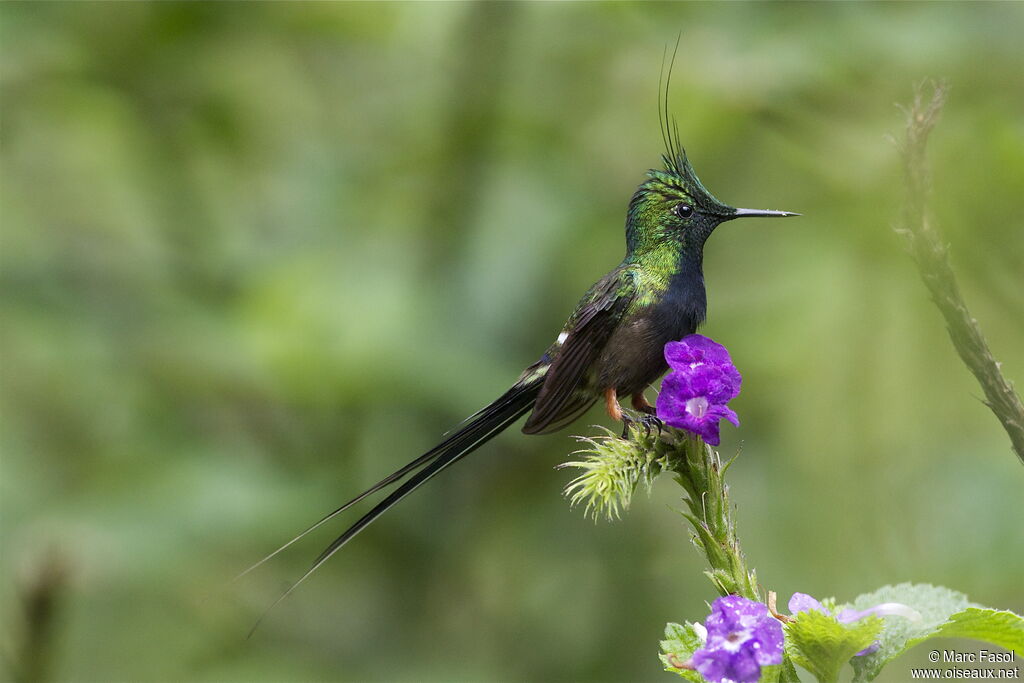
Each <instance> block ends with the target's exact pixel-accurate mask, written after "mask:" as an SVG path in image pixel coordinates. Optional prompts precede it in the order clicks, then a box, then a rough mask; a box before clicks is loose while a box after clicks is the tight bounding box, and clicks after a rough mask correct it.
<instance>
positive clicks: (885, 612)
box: [789, 593, 921, 657]
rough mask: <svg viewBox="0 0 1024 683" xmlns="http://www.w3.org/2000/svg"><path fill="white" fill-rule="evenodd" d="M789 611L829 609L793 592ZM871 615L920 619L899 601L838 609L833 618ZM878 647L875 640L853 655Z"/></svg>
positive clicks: (848, 620)
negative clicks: (863, 608) (861, 608)
mask: <svg viewBox="0 0 1024 683" xmlns="http://www.w3.org/2000/svg"><path fill="white" fill-rule="evenodd" d="M789 611H790V613H791V614H793V615H797V614H799V613H800V612H811V611H815V612H821V613H822V614H829V611H828V610H827V609H825V606H824V605H822V604H821V603H820V602H818V601H817V600H815V599H814V598H812V597H811V596H810V595H807V594H806V593H793V596H792V597H791V598H790V599H789ZM871 615H874V616H878V617H888V616H899V617H904V618H906V619H909V620H911V621H920V620H921V614H920V613H919V612H918V611H917V610H915V609H914V608H913V607H909V606H908V605H904V604H903V603H899V602H884V603H882V604H881V605H875V606H874V607H869V608H868V609H865V610H860V611H858V610H855V609H851V608H849V607H847V608H845V609H843V610H840V611H839V613H838V614H836V615H835V618H836V621H838V622H839V623H840V624H852V623H853V622H855V621H857V620H858V619H863V618H864V617H867V616H871ZM878 648H879V643H878V641H877V640H876V641H875V642H874V643H872V644H871V645H869V646H868V647H866V648H864V649H863V650H861V651H860V652H858V653H857V654H855V655H854V657H863V656H864V655H869V654H871V653H872V652H875V651H876V650H877V649H878Z"/></svg>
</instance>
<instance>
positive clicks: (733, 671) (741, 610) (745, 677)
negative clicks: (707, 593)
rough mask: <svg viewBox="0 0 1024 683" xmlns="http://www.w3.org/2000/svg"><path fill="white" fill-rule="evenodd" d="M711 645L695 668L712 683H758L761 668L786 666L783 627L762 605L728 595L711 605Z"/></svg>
mask: <svg viewBox="0 0 1024 683" xmlns="http://www.w3.org/2000/svg"><path fill="white" fill-rule="evenodd" d="M704 626H705V628H706V629H707V632H708V635H707V642H706V643H705V644H704V647H702V648H701V649H699V650H697V651H696V652H694V653H693V666H694V668H695V669H696V670H697V671H698V672H700V675H701V676H703V677H704V678H706V679H707V680H709V681H711V682H712V683H723V682H727V681H732V682H734V683H754V681H757V680H758V679H760V678H761V667H762V666H768V665H771V664H781V663H782V624H780V623H779V622H778V621H777V620H776V619H775V618H774V617H772V615H771V614H769V613H768V608H767V607H765V606H764V605H762V604H761V603H759V602H754V601H753V600H747V599H746V598H741V597H740V596H738V595H727V596H726V597H724V598H718V599H717V600H715V602H714V603H713V604H712V605H711V614H710V615H708V618H707V620H705V622H704Z"/></svg>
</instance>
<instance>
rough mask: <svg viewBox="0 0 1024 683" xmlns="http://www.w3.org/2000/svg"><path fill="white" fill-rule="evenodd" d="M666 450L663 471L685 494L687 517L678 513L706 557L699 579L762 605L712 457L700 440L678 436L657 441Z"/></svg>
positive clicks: (719, 466)
mask: <svg viewBox="0 0 1024 683" xmlns="http://www.w3.org/2000/svg"><path fill="white" fill-rule="evenodd" d="M660 443H661V444H663V446H662V447H663V448H665V449H666V456H667V457H666V460H667V467H666V469H669V470H671V471H672V472H673V473H674V474H675V481H676V483H678V484H679V485H680V486H682V487H683V490H685V491H686V497H685V498H684V500H685V502H686V506H687V508H689V512H687V513H684V516H685V517H686V519H687V521H689V522H690V525H691V526H692V527H693V544H694V545H695V546H696V547H697V548H698V549H699V550H700V551H702V552H703V553H704V555H705V557H707V560H708V565H709V566H710V569H708V570H707V571H706V572H705V574H706V575H707V576H708V578H709V579H711V583H713V584H714V585H715V588H716V589H717V590H718V592H719V593H721V594H722V595H729V594H736V595H742V596H743V597H745V598H749V599H750V600H757V601H760V602H763V598H762V596H761V594H760V591H759V590H758V587H757V575H756V574H755V573H754V571H753V570H752V569H750V568H749V567H747V561H746V558H745V557H744V555H743V551H742V550H741V549H740V543H739V538H738V537H737V534H736V521H735V519H734V518H733V508H732V506H731V505H730V503H729V487H728V485H726V483H725V471H726V469H728V467H729V463H723V462H722V459H721V456H719V454H718V452H717V451H716V450H714V449H713V448H711V447H710V446H708V445H707V444H705V443H704V442H703V441H702V440H701V439H699V438H697V437H693V436H689V435H686V434H685V433H683V432H672V433H670V434H669V435H667V436H666V437H665V438H663V439H662V440H661V441H660Z"/></svg>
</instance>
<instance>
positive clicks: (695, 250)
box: [626, 137, 799, 258]
mask: <svg viewBox="0 0 1024 683" xmlns="http://www.w3.org/2000/svg"><path fill="white" fill-rule="evenodd" d="M669 140H670V141H672V144H669V148H670V151H669V153H667V154H665V155H663V156H662V160H663V161H664V163H665V168H664V169H652V170H650V171H648V172H647V180H646V181H644V183H643V184H641V185H640V187H638V188H637V190H636V192H635V193H634V194H633V198H632V199H631V200H630V202H629V212H628V213H627V216H626V247H627V249H628V251H629V253H631V254H632V253H637V252H643V251H646V250H650V249H657V248H659V247H661V248H663V247H665V246H674V247H676V248H678V249H679V251H680V253H682V254H685V255H691V256H694V257H698V258H699V257H700V255H701V254H702V253H703V249H704V243H705V242H706V241H707V239H708V237H710V236H711V233H712V232H714V230H715V228H717V227H718V226H719V225H721V224H722V223H724V222H725V221H731V220H733V219H734V218H746V217H754V216H798V215H799V214H796V213H791V212H788V211H760V210H755V209H737V208H734V207H732V206H729V205H728V204H725V203H723V202H721V201H719V200H718V199H717V198H715V196H714V195H713V194H711V193H710V192H708V190H707V189H706V188H705V187H704V186H703V185H702V184H701V182H700V179H699V178H697V174H696V173H695V172H694V170H693V166H691V165H690V161H689V159H688V158H687V157H686V152H685V151H684V150H683V149H682V147H680V146H678V143H676V142H675V141H674V140H672V138H671V137H670V138H669Z"/></svg>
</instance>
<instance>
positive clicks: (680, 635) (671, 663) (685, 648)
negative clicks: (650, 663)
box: [659, 622, 704, 683]
mask: <svg viewBox="0 0 1024 683" xmlns="http://www.w3.org/2000/svg"><path fill="white" fill-rule="evenodd" d="M703 645H704V643H703V642H701V639H700V636H698V635H697V633H696V632H695V631H694V630H693V624H691V623H690V622H686V624H685V625H680V624H672V623H670V624H667V625H666V626H665V640H663V641H661V652H662V654H661V655H659V657H660V658H661V663H662V664H664V665H665V671H672V672H674V673H677V674H679V675H680V676H682V677H683V678H686V679H688V680H691V681H693V682H694V683H704V678H703V677H702V676H701V675H700V674H699V673H697V672H696V671H694V670H693V669H683V668H680V667H679V666H678V665H679V664H681V663H683V662H686V661H688V660H689V659H690V658H691V657H693V653H694V652H696V651H697V650H699V649H700V648H701V647H703Z"/></svg>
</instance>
